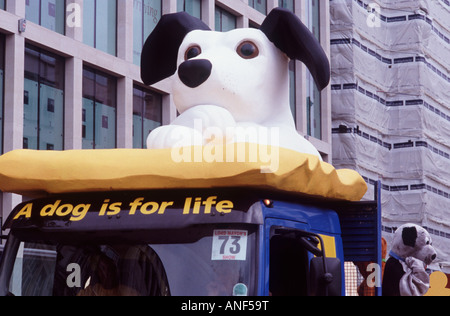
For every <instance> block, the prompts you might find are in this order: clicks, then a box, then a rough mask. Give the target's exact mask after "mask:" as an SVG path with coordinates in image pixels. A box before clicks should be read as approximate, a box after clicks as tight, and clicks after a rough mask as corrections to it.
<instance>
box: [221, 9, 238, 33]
mask: <svg viewBox="0 0 450 316" xmlns="http://www.w3.org/2000/svg"><path fill="white" fill-rule="evenodd" d="M236 25H237V23H236V17H235V16H234V15H233V14H231V13H229V12H227V11H225V10H224V9H222V8H219V7H216V31H219V32H228V31H231V30H233V29H235V28H236Z"/></svg>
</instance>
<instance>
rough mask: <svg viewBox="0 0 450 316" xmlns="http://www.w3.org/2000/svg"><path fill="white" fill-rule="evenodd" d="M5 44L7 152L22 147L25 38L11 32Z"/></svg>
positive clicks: (5, 142)
mask: <svg viewBox="0 0 450 316" xmlns="http://www.w3.org/2000/svg"><path fill="white" fill-rule="evenodd" d="M5 44H6V45H5V92H6V91H7V93H5V106H4V116H5V122H4V130H5V141H4V152H8V151H11V150H14V149H20V148H22V147H23V114H24V112H23V89H24V74H25V39H24V38H23V37H22V36H21V35H17V34H12V35H8V36H6V43H5Z"/></svg>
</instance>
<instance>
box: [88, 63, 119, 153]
mask: <svg viewBox="0 0 450 316" xmlns="http://www.w3.org/2000/svg"><path fill="white" fill-rule="evenodd" d="M116 118H117V109H116V80H115V78H113V77H110V76H108V75H104V74H101V73H99V72H97V71H95V70H91V69H84V71H83V123H82V133H83V148H84V149H106V148H115V147H116V124H117V122H116Z"/></svg>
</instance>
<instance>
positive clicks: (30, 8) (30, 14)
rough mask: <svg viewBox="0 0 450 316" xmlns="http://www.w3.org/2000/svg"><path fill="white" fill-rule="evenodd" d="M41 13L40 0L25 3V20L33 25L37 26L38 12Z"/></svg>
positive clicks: (29, 0)
mask: <svg viewBox="0 0 450 316" xmlns="http://www.w3.org/2000/svg"><path fill="white" fill-rule="evenodd" d="M40 11H41V4H40V0H34V1H33V0H27V1H25V18H26V19H27V20H28V21H30V22H33V23H36V24H39V20H40V19H39V12H40Z"/></svg>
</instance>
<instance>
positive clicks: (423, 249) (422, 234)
mask: <svg viewBox="0 0 450 316" xmlns="http://www.w3.org/2000/svg"><path fill="white" fill-rule="evenodd" d="M405 231H408V233H405ZM392 250H393V251H394V252H395V253H397V254H398V255H399V256H401V257H403V258H407V257H414V258H417V259H419V260H421V261H423V262H425V263H426V264H431V263H432V262H433V261H434V260H435V259H436V257H437V253H436V250H435V249H434V247H433V241H432V239H431V236H430V234H429V233H428V231H426V230H425V229H424V228H423V227H421V226H419V225H414V224H406V225H403V226H400V227H399V228H398V229H397V231H396V233H395V235H394V240H393V245H392Z"/></svg>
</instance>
